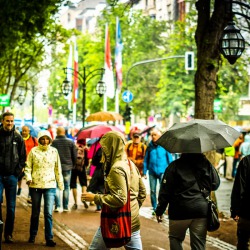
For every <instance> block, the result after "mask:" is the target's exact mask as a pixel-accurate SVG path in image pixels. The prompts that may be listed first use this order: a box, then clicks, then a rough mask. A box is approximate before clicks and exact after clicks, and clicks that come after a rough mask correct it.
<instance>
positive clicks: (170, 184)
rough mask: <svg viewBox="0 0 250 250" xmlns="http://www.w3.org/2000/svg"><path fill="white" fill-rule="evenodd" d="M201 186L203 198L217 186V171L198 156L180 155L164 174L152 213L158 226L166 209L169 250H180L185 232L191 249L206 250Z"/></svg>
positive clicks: (206, 207)
mask: <svg viewBox="0 0 250 250" xmlns="http://www.w3.org/2000/svg"><path fill="white" fill-rule="evenodd" d="M197 180H199V181H197ZM200 185H201V186H202V187H203V188H205V189H206V191H207V194H206V196H208V195H209V193H210V192H211V191H214V190H216V189H217V188H218V187H219V185H220V178H219V175H218V173H217V171H216V170H215V168H214V167H213V166H212V164H211V163H210V162H209V161H208V160H207V159H206V157H205V156H204V155H203V154H201V153H197V154H196V153H183V154H181V157H180V158H179V159H177V160H175V161H173V162H172V163H171V164H170V165H169V166H168V168H167V169H166V171H165V173H164V177H163V180H162V183H161V188H160V192H159V197H158V205H157V208H156V210H155V213H156V218H157V221H158V222H161V221H162V218H163V214H164V212H165V210H166V208H167V207H168V215H169V241H170V249H172V250H178V249H182V242H183V241H184V238H185V235H186V231H187V229H189V232H190V245H191V249H199V250H203V249H204V250H205V249H206V235H207V213H208V202H207V200H206V199H205V198H204V196H203V194H202V192H201V187H200Z"/></svg>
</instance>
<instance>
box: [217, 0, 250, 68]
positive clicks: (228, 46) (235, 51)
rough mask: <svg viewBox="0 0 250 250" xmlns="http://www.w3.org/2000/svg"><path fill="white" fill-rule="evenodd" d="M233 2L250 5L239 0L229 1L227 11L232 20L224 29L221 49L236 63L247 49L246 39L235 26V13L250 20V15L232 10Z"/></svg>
mask: <svg viewBox="0 0 250 250" xmlns="http://www.w3.org/2000/svg"><path fill="white" fill-rule="evenodd" d="M233 3H236V4H239V5H240V6H243V7H246V8H248V9H250V5H248V4H245V3H241V2H239V1H233V0H229V1H228V6H227V7H228V8H227V11H228V13H229V15H230V16H229V17H230V21H229V22H228V24H227V26H226V28H225V29H224V31H223V33H222V36H221V38H220V41H219V49H220V51H221V53H222V55H223V56H224V57H225V58H226V59H227V60H228V62H229V63H230V64H234V63H235V62H236V60H237V59H238V58H239V57H240V56H241V55H242V53H243V51H244V49H245V39H244V37H243V36H242V35H241V33H240V29H238V28H237V27H236V26H235V23H234V22H233V15H234V14H237V15H241V16H243V17H245V18H247V19H249V20H250V17H249V16H247V15H245V14H243V13H240V12H234V11H233V10H232V8H233Z"/></svg>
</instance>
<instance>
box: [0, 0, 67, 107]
mask: <svg viewBox="0 0 250 250" xmlns="http://www.w3.org/2000/svg"><path fill="white" fill-rule="evenodd" d="M61 2H62V1H61V0H48V1H44V0H42V1H34V0H32V1H13V0H8V1H1V8H0V25H1V26H0V37H1V40H0V64H1V68H0V91H1V93H8V94H10V97H11V102H13V101H15V100H16V99H17V98H18V95H19V94H20V88H21V87H22V88H24V89H25V90H26V91H28V90H30V89H31V85H36V84H37V82H38V74H39V73H40V72H41V71H42V70H43V69H48V68H49V67H50V64H51V62H48V60H46V57H47V54H46V53H47V51H46V49H47V48H48V47H49V46H51V45H54V44H56V43H58V42H64V40H65V37H67V35H68V31H66V30H64V29H62V27H61V26H60V25H58V24H56V19H55V14H56V13H57V12H58V8H59V7H60V3H61ZM12 105H13V103H12Z"/></svg>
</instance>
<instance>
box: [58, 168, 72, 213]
mask: <svg viewBox="0 0 250 250" xmlns="http://www.w3.org/2000/svg"><path fill="white" fill-rule="evenodd" d="M62 175H63V182H64V190H63V209H68V206H69V193H70V178H71V170H67V171H62ZM55 206H56V207H61V199H60V190H59V188H57V189H56V198H55Z"/></svg>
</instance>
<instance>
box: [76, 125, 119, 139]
mask: <svg viewBox="0 0 250 250" xmlns="http://www.w3.org/2000/svg"><path fill="white" fill-rule="evenodd" d="M109 131H118V132H120V133H122V131H121V130H120V129H119V128H118V127H115V126H112V125H96V126H93V127H90V128H87V129H85V130H82V131H81V132H80V133H79V134H78V136H77V140H80V139H86V138H97V137H101V136H103V135H104V134H106V133H107V132H109Z"/></svg>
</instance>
